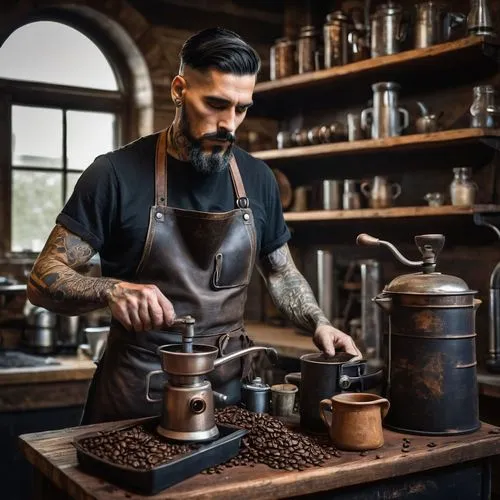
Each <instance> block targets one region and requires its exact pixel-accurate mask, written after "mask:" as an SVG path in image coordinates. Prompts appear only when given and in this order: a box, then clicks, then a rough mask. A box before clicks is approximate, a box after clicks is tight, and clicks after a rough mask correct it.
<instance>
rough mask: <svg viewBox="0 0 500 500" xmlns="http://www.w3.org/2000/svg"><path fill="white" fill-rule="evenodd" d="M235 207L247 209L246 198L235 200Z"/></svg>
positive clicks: (247, 202) (248, 204)
mask: <svg viewBox="0 0 500 500" xmlns="http://www.w3.org/2000/svg"><path fill="white" fill-rule="evenodd" d="M236 205H237V206H238V208H248V207H249V206H250V203H249V201H248V198H247V197H246V196H242V197H241V198H238V199H237V200H236Z"/></svg>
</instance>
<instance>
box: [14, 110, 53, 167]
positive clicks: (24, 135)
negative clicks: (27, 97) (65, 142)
mask: <svg viewBox="0 0 500 500" xmlns="http://www.w3.org/2000/svg"><path fill="white" fill-rule="evenodd" d="M62 116H63V115H62V111H61V110H60V109H51V108H34V107H29V106H12V165H14V166H21V167H27V166H33V167H44V168H62V156H63V154H62V136H63V123H62Z"/></svg>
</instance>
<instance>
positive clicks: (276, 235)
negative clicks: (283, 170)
mask: <svg viewBox="0 0 500 500" xmlns="http://www.w3.org/2000/svg"><path fill="white" fill-rule="evenodd" d="M266 168H267V170H268V175H266V182H267V184H268V185H267V189H266V191H267V197H266V203H265V209H266V216H267V217H266V225H265V227H264V231H263V234H262V243H261V248H260V256H259V257H260V258H262V257H264V256H266V255H268V254H270V253H271V252H274V251H275V250H276V249H278V248H280V247H281V246H283V245H284V244H285V243H287V242H288V240H290V238H291V234H290V231H289V229H288V227H287V225H286V223H285V219H284V217H283V208H282V205H281V199H280V193H279V188H278V183H277V182H276V178H275V177H274V175H273V173H272V171H271V169H270V168H269V167H267V166H266Z"/></svg>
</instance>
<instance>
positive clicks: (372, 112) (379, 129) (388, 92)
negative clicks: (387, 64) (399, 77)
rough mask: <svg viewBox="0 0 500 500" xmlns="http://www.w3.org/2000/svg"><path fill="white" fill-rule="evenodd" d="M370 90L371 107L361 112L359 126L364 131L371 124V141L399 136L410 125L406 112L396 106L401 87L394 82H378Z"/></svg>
mask: <svg viewBox="0 0 500 500" xmlns="http://www.w3.org/2000/svg"><path fill="white" fill-rule="evenodd" d="M372 90H373V107H371V108H366V109H364V110H363V111H362V112H361V126H362V127H363V128H364V129H365V130H366V129H368V127H370V124H371V137H372V139H381V138H383V137H394V136H398V135H401V133H402V131H403V129H405V128H406V127H408V125H409V123H410V115H409V113H408V111H407V110H406V109H404V108H400V107H399V105H398V94H399V91H400V90H401V86H400V85H399V84H398V83H396V82H378V83H374V84H373V85H372ZM401 117H402V123H401Z"/></svg>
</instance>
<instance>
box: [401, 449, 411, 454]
mask: <svg viewBox="0 0 500 500" xmlns="http://www.w3.org/2000/svg"><path fill="white" fill-rule="evenodd" d="M401 451H402V452H403V453H408V452H409V451H410V448H401Z"/></svg>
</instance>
